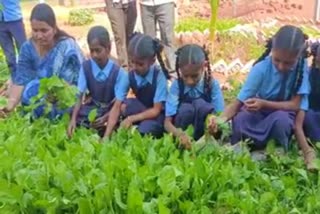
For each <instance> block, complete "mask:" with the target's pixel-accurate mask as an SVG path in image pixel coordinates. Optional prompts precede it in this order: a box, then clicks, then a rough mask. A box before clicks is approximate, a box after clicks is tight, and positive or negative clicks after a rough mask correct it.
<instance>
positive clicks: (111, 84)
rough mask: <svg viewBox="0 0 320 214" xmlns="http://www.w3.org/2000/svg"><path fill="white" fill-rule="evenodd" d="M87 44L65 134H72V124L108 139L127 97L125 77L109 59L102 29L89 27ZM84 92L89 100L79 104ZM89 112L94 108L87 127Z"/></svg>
mask: <svg viewBox="0 0 320 214" xmlns="http://www.w3.org/2000/svg"><path fill="white" fill-rule="evenodd" d="M87 42H88V44H89V48H90V55H91V59H89V60H87V61H85V62H84V63H83V65H82V69H81V71H80V76H79V80H78V89H79V91H80V93H81V96H80V101H79V103H78V104H77V105H76V106H75V108H74V110H73V113H72V118H71V121H70V124H69V127H68V134H69V136H71V135H72V134H73V132H74V129H75V127H76V125H83V126H85V127H93V128H96V129H97V130H98V131H99V134H100V135H102V136H105V137H108V136H110V135H111V133H112V131H113V129H114V128H115V126H116V124H117V123H118V119H119V116H120V107H121V104H122V102H123V101H124V99H125V98H126V96H127V91H128V84H129V83H128V75H127V72H125V71H124V70H123V69H121V68H120V67H119V66H118V65H117V64H115V63H114V62H113V61H112V60H111V59H109V56H110V49H111V46H110V45H111V43H110V37H109V33H108V31H107V30H106V29H105V28H104V27H102V26H95V27H93V28H91V29H90V31H89V33H88V36H87ZM86 92H88V95H89V97H90V98H91V99H90V101H89V102H87V103H86V104H81V100H82V98H83V95H85V94H86ZM93 109H97V119H96V120H95V121H94V122H93V123H92V124H91V123H90V121H89V118H88V115H89V113H90V112H91V110H93ZM105 123H107V125H106V127H105Z"/></svg>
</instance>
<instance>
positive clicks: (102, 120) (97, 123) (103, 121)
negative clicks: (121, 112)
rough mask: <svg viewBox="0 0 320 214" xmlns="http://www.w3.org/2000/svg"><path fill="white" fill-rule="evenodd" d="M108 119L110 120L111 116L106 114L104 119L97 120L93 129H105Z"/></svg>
mask: <svg viewBox="0 0 320 214" xmlns="http://www.w3.org/2000/svg"><path fill="white" fill-rule="evenodd" d="M108 118H109V114H105V115H103V116H102V117H99V118H98V119H96V120H95V121H94V122H93V123H92V125H91V126H92V127H93V128H100V127H103V126H104V125H105V123H106V122H107V121H108Z"/></svg>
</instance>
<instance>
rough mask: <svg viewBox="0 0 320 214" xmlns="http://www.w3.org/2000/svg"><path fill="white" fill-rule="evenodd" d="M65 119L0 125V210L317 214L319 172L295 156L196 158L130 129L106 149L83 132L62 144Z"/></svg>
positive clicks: (208, 154)
mask: <svg viewBox="0 0 320 214" xmlns="http://www.w3.org/2000/svg"><path fill="white" fill-rule="evenodd" d="M68 121H69V118H68V116H65V117H64V118H62V120H61V121H60V122H58V123H54V124H52V123H50V121H49V120H47V119H45V118H41V119H39V120H36V121H34V122H32V123H31V122H30V120H29V119H28V118H25V117H21V115H20V114H18V113H13V114H12V115H10V117H9V118H7V119H6V120H0V130H1V132H0V151H1V152H0V163H1V167H0V187H1V188H0V189H1V191H0V204H1V206H0V212H1V213H249V214H251V213H252V214H254V213H274V212H277V213H318V212H319V211H320V203H319V201H320V200H319V199H320V194H319V193H320V188H319V179H318V176H317V175H313V174H310V173H308V172H307V171H305V170H304V168H303V167H304V165H303V161H302V159H301V158H300V157H299V156H298V155H297V153H296V152H295V150H293V153H291V154H288V155H287V156H277V155H276V154H274V153H272V152H271V153H270V155H269V156H268V159H267V160H266V161H265V162H254V161H252V160H251V158H250V156H249V154H248V153H245V152H244V153H241V154H235V153H234V152H232V151H230V149H226V148H224V147H221V146H219V145H218V144H208V145H207V146H206V147H205V148H204V149H202V150H201V152H199V153H197V155H196V156H194V155H193V152H192V151H191V152H189V151H180V150H178V149H177V148H176V145H175V144H174V141H173V138H172V137H171V136H168V135H165V136H164V137H163V138H161V139H152V138H151V137H149V136H145V137H142V136H141V135H140V134H139V133H138V132H137V131H136V130H133V131H127V130H123V129H120V130H118V132H117V133H115V135H113V136H112V138H111V139H110V141H108V142H106V143H104V144H101V143H98V141H99V138H98V136H97V135H94V134H93V132H92V131H90V130H87V129H82V128H80V129H79V130H78V131H77V132H76V133H75V134H74V136H73V138H72V139H69V138H68V137H67V135H66V131H65V129H66V126H67V124H68ZM194 146H196V145H194ZM269 150H270V149H269Z"/></svg>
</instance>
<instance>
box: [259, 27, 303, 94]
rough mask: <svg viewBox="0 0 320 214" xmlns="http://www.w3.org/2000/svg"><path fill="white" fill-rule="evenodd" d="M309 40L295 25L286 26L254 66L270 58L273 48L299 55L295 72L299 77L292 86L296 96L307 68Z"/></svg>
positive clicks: (268, 45) (269, 41) (270, 42)
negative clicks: (306, 59) (307, 41)
mask: <svg viewBox="0 0 320 214" xmlns="http://www.w3.org/2000/svg"><path fill="white" fill-rule="evenodd" d="M307 39H308V36H307V35H306V34H304V33H303V31H302V30H301V29H300V28H298V27H295V26H293V25H285V26H283V27H281V28H280V29H279V30H278V31H277V33H276V34H275V35H274V36H273V37H272V38H271V39H269V40H267V44H266V46H265V47H266V50H265V51H264V52H263V54H262V55H261V56H260V57H259V58H258V60H257V61H256V62H255V63H254V64H253V65H255V64H257V63H259V62H261V61H263V60H264V59H265V58H266V57H267V56H269V55H270V52H271V50H272V49H273V48H275V49H285V50H288V51H290V52H293V53H296V54H297V55H299V60H298V63H297V66H296V71H295V73H297V76H296V78H295V81H294V85H293V86H292V88H293V91H292V93H293V94H296V93H297V91H298V90H299V88H300V87H301V84H302V80H303V69H304V66H305V65H304V63H305V58H306V57H307V51H306V40H307Z"/></svg>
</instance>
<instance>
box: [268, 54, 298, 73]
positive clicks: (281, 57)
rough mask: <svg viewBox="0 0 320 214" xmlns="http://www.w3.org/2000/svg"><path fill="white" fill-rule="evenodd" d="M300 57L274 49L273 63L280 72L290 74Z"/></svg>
mask: <svg viewBox="0 0 320 214" xmlns="http://www.w3.org/2000/svg"><path fill="white" fill-rule="evenodd" d="M298 59H299V55H298V54H297V53H293V52H290V51H287V50H282V49H273V50H272V62H273V64H274V65H275V67H276V68H277V70H278V71H279V72H284V73H285V72H288V71H289V70H290V69H292V68H293V67H294V66H295V65H296V63H297V62H298Z"/></svg>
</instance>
